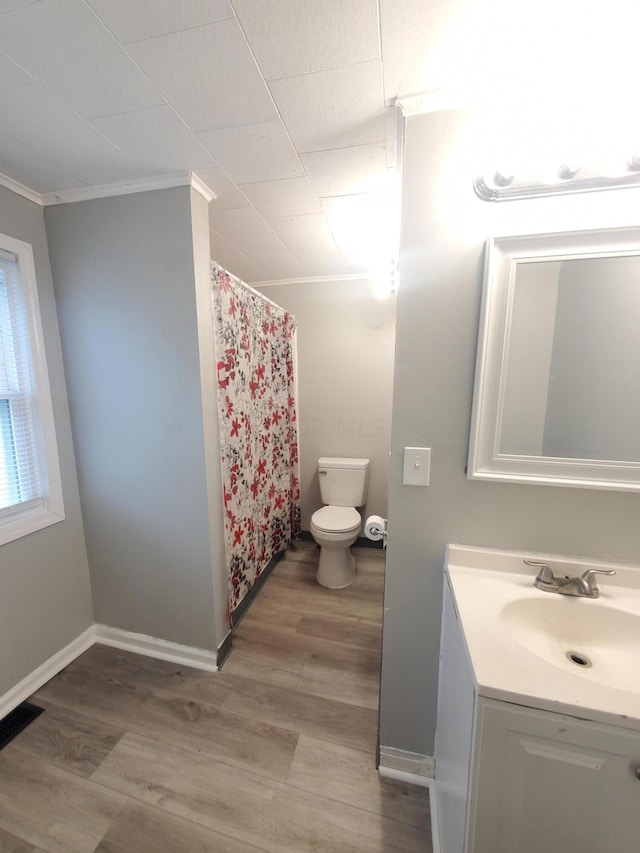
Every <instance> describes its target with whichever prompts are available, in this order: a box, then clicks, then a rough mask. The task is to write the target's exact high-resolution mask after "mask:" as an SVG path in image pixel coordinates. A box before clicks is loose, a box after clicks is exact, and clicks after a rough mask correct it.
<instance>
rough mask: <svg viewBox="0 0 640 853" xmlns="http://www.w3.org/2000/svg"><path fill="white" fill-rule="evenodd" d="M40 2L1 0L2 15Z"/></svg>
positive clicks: (0, 11) (36, 0)
mask: <svg viewBox="0 0 640 853" xmlns="http://www.w3.org/2000/svg"><path fill="white" fill-rule="evenodd" d="M37 2H38V0H0V14H2V13H3V12H8V11H10V10H11V9H19V8H20V7H21V6H30V5H31V4H32V3H37Z"/></svg>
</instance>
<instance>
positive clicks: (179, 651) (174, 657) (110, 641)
mask: <svg viewBox="0 0 640 853" xmlns="http://www.w3.org/2000/svg"><path fill="white" fill-rule="evenodd" d="M95 631H96V635H95V636H96V643H101V644H102V645H103V646H113V647H114V648H116V649H124V650H125V651H127V652H135V653H136V654H139V655H147V657H151V658H158V659H159V660H168V661H171V662H172V663H181V664H183V665H184V666H192V667H194V668H195V669H205V670H207V671H208V672H217V671H218V664H217V653H216V652H215V651H208V650H207V649H196V648H193V647H192V646H182V645H180V644H179V643H171V642H170V641H169V640H161V639H159V638H158V637H148V636H147V635H146V634H135V633H133V632H132V631H123V630H121V629H120V628H110V627H109V626H108V625H96V626H95Z"/></svg>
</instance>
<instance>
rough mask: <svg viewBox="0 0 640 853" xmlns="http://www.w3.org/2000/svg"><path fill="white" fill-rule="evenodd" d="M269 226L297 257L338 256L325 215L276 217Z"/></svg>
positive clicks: (270, 220) (271, 219)
mask: <svg viewBox="0 0 640 853" xmlns="http://www.w3.org/2000/svg"><path fill="white" fill-rule="evenodd" d="M269 225H271V227H272V228H273V230H274V231H275V232H276V234H277V235H278V237H280V239H281V240H282V242H283V243H284V244H285V246H286V247H287V248H288V249H290V250H291V252H293V254H294V255H295V256H296V257H298V256H299V255H310V254H313V253H318V254H320V253H324V252H326V253H328V254H330V255H331V254H333V253H335V254H338V249H337V246H336V244H335V242H334V240H333V236H332V235H331V229H330V228H329V223H328V222H327V219H326V217H325V215H324V213H312V214H307V215H305V216H276V217H272V218H270V219H269Z"/></svg>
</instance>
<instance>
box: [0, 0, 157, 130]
mask: <svg viewBox="0 0 640 853" xmlns="http://www.w3.org/2000/svg"><path fill="white" fill-rule="evenodd" d="M0 50H2V51H4V52H5V53H6V54H7V55H8V56H10V57H11V58H12V59H13V60H15V61H16V62H17V63H18V64H19V65H20V67H21V68H23V69H25V70H26V71H28V72H29V74H31V75H33V76H34V77H35V78H36V79H38V80H39V81H40V82H41V83H42V84H43V85H44V86H46V88H47V89H48V90H49V91H51V92H53V93H54V94H56V95H57V96H58V97H59V98H61V99H62V100H63V101H64V102H65V103H66V104H67V105H68V106H70V107H71V108H72V109H73V110H75V111H76V112H78V113H80V115H82V116H85V117H88V118H92V117H95V116H99V115H106V114H108V113H119V112H124V111H126V110H136V109H142V108H143V107H150V106H153V105H155V104H159V103H163V98H162V96H161V95H160V94H159V93H158V91H157V90H156V89H155V88H154V86H152V85H151V83H150V82H149V81H148V80H147V79H146V77H145V76H144V74H142V73H141V71H140V69H139V68H137V67H136V66H135V64H134V63H133V62H131V60H130V58H129V57H128V56H127V54H126V53H125V52H124V50H123V49H122V47H121V46H120V45H119V44H118V43H117V42H116V40H115V39H114V38H113V36H112V35H111V33H109V31H108V30H107V29H105V27H104V26H103V25H102V24H101V23H100V21H99V20H98V19H97V18H96V17H95V15H94V14H93V13H92V12H91V10H90V9H89V8H88V7H87V5H86V4H85V3H84V2H83V0H40V2H39V3H34V4H33V5H31V6H24V7H22V8H20V9H16V10H15V11H12V12H6V13H5V14H4V15H3V16H2V22H1V24H0Z"/></svg>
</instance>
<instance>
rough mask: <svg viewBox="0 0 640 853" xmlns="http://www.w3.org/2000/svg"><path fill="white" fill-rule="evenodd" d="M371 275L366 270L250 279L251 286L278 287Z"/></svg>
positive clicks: (361, 279)
mask: <svg viewBox="0 0 640 853" xmlns="http://www.w3.org/2000/svg"><path fill="white" fill-rule="evenodd" d="M370 278H371V276H370V275H369V274H368V273H366V272H359V273H348V274H345V275H311V276H307V277H304V278H303V277H300V278H281V279H275V280H273V281H251V282H249V284H251V287H257V288H258V289H260V288H262V287H278V286H279V285H284V284H320V283H321V282H338V281H368V280H369V279H370Z"/></svg>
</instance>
